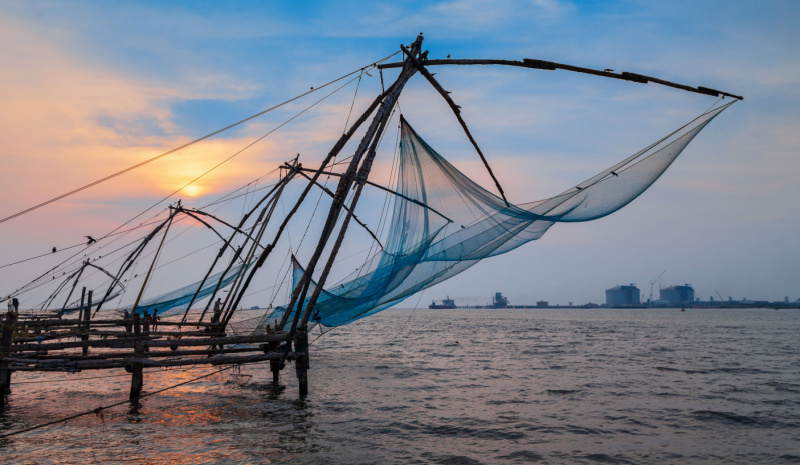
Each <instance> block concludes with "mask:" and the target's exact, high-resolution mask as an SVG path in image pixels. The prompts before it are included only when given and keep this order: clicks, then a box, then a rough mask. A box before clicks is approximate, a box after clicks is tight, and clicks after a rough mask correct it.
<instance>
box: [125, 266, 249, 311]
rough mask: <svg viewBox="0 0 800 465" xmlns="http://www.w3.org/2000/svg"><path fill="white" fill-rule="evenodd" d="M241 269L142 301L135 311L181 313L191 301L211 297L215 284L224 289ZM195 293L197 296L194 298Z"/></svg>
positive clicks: (240, 267) (233, 269)
mask: <svg viewBox="0 0 800 465" xmlns="http://www.w3.org/2000/svg"><path fill="white" fill-rule="evenodd" d="M243 268H245V269H246V267H245V266H244V265H242V264H239V265H236V266H233V267H231V269H230V270H228V272H227V273H225V272H219V273H217V274H214V275H211V276H209V277H208V278H207V279H206V280H205V282H203V281H198V282H196V283H192V284H189V285H188V286H184V287H182V288H180V289H176V290H174V291H171V292H167V293H164V294H161V295H158V296H156V297H153V298H150V299H146V300H143V301H142V302H140V303H139V306H138V307H136V311H144V312H152V311H153V310H157V311H158V315H160V316H171V315H177V314H179V313H182V312H183V311H184V310H186V307H187V306H188V305H189V302H191V301H192V300H194V301H195V302H198V301H200V300H201V299H203V298H204V297H207V296H209V295H211V294H212V293H213V292H214V289H216V288H217V284H219V290H222V289H224V288H225V287H226V286H228V285H229V284H230V283H231V282H232V281H233V280H234V279H236V276H238V274H239V272H240V271H242V269H243ZM223 273H224V274H225V276H224V277H223V276H222V275H223ZM201 284H202V285H203V287H202V289H200V285H201ZM198 289H199V292H198ZM195 293H196V294H197V296H195Z"/></svg>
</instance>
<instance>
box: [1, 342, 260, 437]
mask: <svg viewBox="0 0 800 465" xmlns="http://www.w3.org/2000/svg"><path fill="white" fill-rule="evenodd" d="M261 356H263V354H257V355H254V356H253V357H251V358H250V359H249V360H254V359H256V358H258V357H261ZM247 360H248V359H245V360H243V361H241V362H239V363H235V364H233V365H229V366H226V367H224V368H221V369H219V370H216V371H212V372H211V373H206V374H204V375H202V376H198V377H196V378H193V379H190V380H187V381H183V382H181V383H178V384H173V385H172V386H167V387H165V388H162V389H159V390H157V391H153V392H148V393H145V394H142V395H140V396H139V397H135V398H132V399H128V400H122V401H119V402H116V403H113V404H110V405H106V406H101V407H97V408H95V409H93V410H86V411H84V412H80V413H76V414H74V415H70V416H68V417H64V418H59V419H58V420H53V421H48V422H47V423H41V424H38V425H34V426H31V427H28V428H23V429H20V430H17V431H12V432H10V433H5V434H0V439H3V438H7V437H10V436H16V435H18V434H22V433H27V432H28V431H34V430H37V429H41V428H45V427H48V426H52V425H57V424H59V423H64V422H67V421H69V420H74V419H76V418H80V417H83V416H86V415H91V414H93V413H94V414H99V413H100V412H102V411H104V410H108V409H110V408H113V407H117V406H119V405H123V404H127V403H129V402H135V401H138V400H141V399H144V398H145V397H150V396H154V395H156V394H160V393H162V392H164V391H168V390H170V389H175V388H177V387H181V386H185V385H187V384H191V383H195V382H197V381H200V380H201V379H205V378H208V377H210V376H214V375H216V374H218V373H222V372H223V371H227V370H230V369H232V368H235V367H238V366H241V365H243V364H245V363H247ZM253 363H263V362H253Z"/></svg>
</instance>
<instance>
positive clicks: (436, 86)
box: [400, 45, 508, 206]
mask: <svg viewBox="0 0 800 465" xmlns="http://www.w3.org/2000/svg"><path fill="white" fill-rule="evenodd" d="M400 48H402V49H403V52H404V53H405V54H406V56H408V60H409V61H410V62H411V63H413V64H414V66H416V67H417V69H418V70H419V73H420V74H421V75H423V76H424V77H425V79H427V80H428V82H430V83H431V85H432V86H433V88H434V89H436V90H437V91H438V92H439V94H441V96H442V97H444V99H445V101H447V104H448V105H450V109H451V110H453V113H454V114H455V115H456V119H458V122H459V124H461V128H462V129H464V132H465V133H466V134H467V138H468V139H469V141H470V142H472V146H473V147H475V151H476V152H478V155H479V156H480V157H481V161H483V166H485V167H486V171H488V172H489V176H491V177H492V181H494V185H495V186H497V190H498V191H499V192H500V196H501V197H503V201H504V202H505V203H506V206H508V199H506V194H505V192H504V191H503V187H502V186H500V181H498V180H497V177H495V175H494V172H493V171H492V168H491V167H490V166H489V162H488V161H487V160H486V157H485V156H484V155H483V151H481V148H480V147H478V143H477V142H475V138H474V137H472V133H471V132H469V128H468V127H467V123H466V122H465V121H464V118H462V117H461V107H460V106H458V105H456V102H454V101H453V99H452V98H450V94H449V93H448V92H447V91H446V90H444V88H443V87H442V85H441V84H439V81H437V80H436V79H434V77H433V75H432V74H431V73H430V72H429V71H428V70H427V69H425V67H424V66H422V63H420V61H419V60H418V59H417V57H416V56H414V54H412V53H411V52H409V51H408V50H407V49H406V48H405V47H404V46H402V45H401V46H400Z"/></svg>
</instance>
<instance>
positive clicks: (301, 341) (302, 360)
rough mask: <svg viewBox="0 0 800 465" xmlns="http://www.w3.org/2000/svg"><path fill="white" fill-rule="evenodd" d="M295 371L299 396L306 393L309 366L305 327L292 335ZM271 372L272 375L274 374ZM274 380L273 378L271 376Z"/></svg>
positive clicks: (303, 395)
mask: <svg viewBox="0 0 800 465" xmlns="http://www.w3.org/2000/svg"><path fill="white" fill-rule="evenodd" d="M294 353H295V361H294V366H295V371H296V372H297V384H298V388H299V391H300V396H301V397H305V396H306V395H308V369H309V368H310V367H311V364H310V363H309V362H310V360H309V358H308V332H306V330H305V328H300V329H298V330H297V332H296V333H295V335H294ZM274 373H275V372H273V376H274ZM273 382H274V378H273Z"/></svg>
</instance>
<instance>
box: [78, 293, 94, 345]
mask: <svg viewBox="0 0 800 465" xmlns="http://www.w3.org/2000/svg"><path fill="white" fill-rule="evenodd" d="M83 290H84V291H85V290H86V288H85V287H84V288H83ZM92 293H93V291H89V294H88V295H87V296H86V308H84V309H83V331H81V332H82V333H83V335H81V341H88V340H89V319H90V318H91V317H92ZM81 307H83V299H81ZM88 353H89V346H88V345H85V346H83V355H86V354H88Z"/></svg>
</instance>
